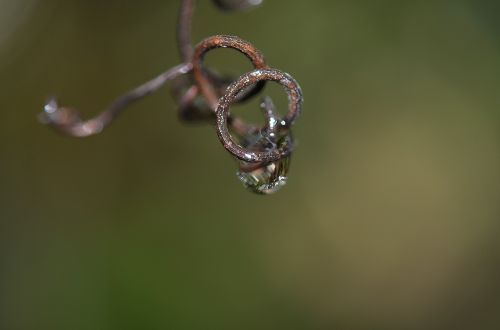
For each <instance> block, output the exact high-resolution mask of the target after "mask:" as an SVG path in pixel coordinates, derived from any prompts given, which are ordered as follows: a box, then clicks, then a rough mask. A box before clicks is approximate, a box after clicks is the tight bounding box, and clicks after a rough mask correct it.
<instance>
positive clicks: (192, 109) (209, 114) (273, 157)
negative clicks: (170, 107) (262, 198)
mask: <svg viewBox="0 0 500 330" xmlns="http://www.w3.org/2000/svg"><path fill="white" fill-rule="evenodd" d="M213 2H214V4H215V5H216V6H217V7H218V8H220V9H222V10H227V11H233V10H243V9H247V8H250V7H253V6H256V5H258V4H260V3H261V2H262V0H213ZM194 6H195V0H182V1H181V6H180V10H179V14H178V24H177V46H178V49H179V53H180V56H181V58H182V61H183V63H182V64H179V65H177V66H174V67H173V68H171V69H169V70H167V71H165V72H163V73H161V74H160V75H158V76H157V77H155V78H154V79H152V80H150V81H148V82H146V83H144V84H142V85H140V86H138V87H136V88H134V89H133V90H131V91H129V92H128V93H126V94H124V95H122V96H120V97H119V98H117V99H116V100H115V101H114V102H113V103H111V105H110V106H109V107H108V108H107V109H106V110H104V111H103V112H101V113H100V114H98V115H97V116H96V117H94V118H92V119H89V120H83V119H82V118H81V117H80V114H79V113H78V112H77V111H76V110H74V109H72V108H68V107H59V105H58V103H57V100H56V99H55V98H51V99H49V101H48V102H47V103H46V104H45V107H44V111H43V112H42V113H41V114H40V116H39V119H40V121H41V122H42V123H44V124H47V125H50V126H52V127H53V128H55V129H56V130H58V131H59V132H61V133H63V134H66V135H69V136H74V137H87V136H90V135H94V134H98V133H100V132H102V131H103V130H104V129H105V128H106V127H107V126H108V125H109V124H111V123H112V122H113V121H114V120H115V118H116V117H117V116H118V115H119V114H120V113H121V112H122V111H123V110H124V109H125V107H127V106H128V105H130V104H131V103H133V102H136V101H138V100H140V99H142V98H143V97H145V96H147V95H149V94H151V93H153V92H155V91H157V90H158V89H160V88H161V87H162V86H163V85H165V84H166V83H167V82H170V81H172V82H173V88H172V91H173V94H174V96H175V98H176V99H177V101H178V104H179V108H180V111H179V115H180V117H181V119H183V120H187V121H210V122H215V124H216V131H217V135H218V137H219V139H220V141H221V142H222V144H223V146H224V147H225V148H226V149H227V150H228V151H229V152H230V153H231V154H232V155H233V156H234V157H235V158H237V159H238V160H240V163H239V167H240V171H239V172H238V173H237V175H238V177H239V178H240V180H241V181H242V182H243V183H244V185H245V186H246V187H248V188H249V189H251V190H252V191H254V192H257V193H261V194H268V193H272V192H275V191H276V190H277V189H279V188H280V187H281V186H283V185H284V184H285V183H286V173H287V172H288V168H289V164H290V154H291V152H292V150H293V148H294V142H293V138H292V134H291V130H290V129H291V126H292V125H293V124H294V122H295V121H296V119H297V118H298V116H299V115H300V112H301V109H302V102H303V98H302V91H301V89H300V87H299V85H298V84H297V82H296V81H295V80H294V79H293V78H292V77H291V76H290V75H289V74H287V73H285V72H282V71H279V70H276V69H272V68H270V67H269V65H267V63H266V61H265V59H264V56H263V54H262V53H261V52H260V51H259V50H258V49H257V48H255V47H254V46H253V45H252V44H251V43H249V42H248V41H245V40H243V39H241V38H239V37H236V36H228V35H216V36H212V37H209V38H206V39H205V40H203V41H201V42H200V43H199V44H198V45H196V47H194V48H193V46H192V42H191V25H192V18H193V13H194ZM216 48H231V49H235V50H237V51H239V52H240V53H242V54H244V55H245V56H246V57H247V58H248V59H250V61H251V62H252V65H253V67H254V70H253V71H251V72H248V73H245V74H243V75H241V76H240V77H239V78H237V79H233V78H228V77H223V76H221V75H219V74H218V73H217V72H215V71H213V70H210V69H208V68H205V67H204V66H203V59H204V56H205V55H206V54H207V53H208V52H209V51H211V50H213V49H216ZM267 81H274V82H277V83H279V84H281V85H282V86H283V88H284V90H285V92H286V93H287V94H288V99H289V104H288V112H287V113H286V114H285V115H284V116H283V117H282V118H280V117H279V116H278V115H277V114H276V111H275V107H274V105H273V103H272V100H271V99H270V98H268V97H265V98H263V99H262V102H261V104H260V107H261V110H262V112H263V114H264V117H265V119H266V124H265V125H264V127H260V128H259V127H256V126H254V125H249V124H247V123H245V122H244V121H243V120H241V119H239V118H236V117H233V116H231V114H230V112H229V107H230V106H231V105H233V104H235V103H240V102H243V101H246V100H248V99H250V98H252V97H253V96H255V95H257V94H258V93H259V92H260V91H261V90H262V89H263V88H264V86H265V84H266V82H267ZM230 132H232V133H233V134H235V135H237V136H238V139H239V141H238V142H237V141H236V140H235V139H234V138H233V136H232V135H231V133H230Z"/></svg>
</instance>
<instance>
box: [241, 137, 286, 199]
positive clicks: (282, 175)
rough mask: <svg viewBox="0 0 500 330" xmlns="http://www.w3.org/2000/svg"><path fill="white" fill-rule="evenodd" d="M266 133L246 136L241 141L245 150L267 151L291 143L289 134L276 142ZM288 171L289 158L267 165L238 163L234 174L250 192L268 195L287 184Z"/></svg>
mask: <svg viewBox="0 0 500 330" xmlns="http://www.w3.org/2000/svg"><path fill="white" fill-rule="evenodd" d="M272 134H273V136H271V135H270V133H268V132H259V133H257V134H253V135H251V136H248V137H246V138H245V140H244V141H243V144H244V145H245V146H246V148H249V149H250V150H269V149H275V148H281V147H284V146H286V145H288V144H291V143H292V138H291V136H290V135H289V134H287V135H285V136H282V137H281V139H280V140H279V141H277V142H276V140H275V138H273V137H274V136H275V133H272ZM289 169H290V156H288V157H285V158H282V159H280V160H278V161H275V162H269V163H248V162H245V161H240V168H239V171H238V172H237V173H236V176H237V177H238V179H240V181H241V182H243V185H244V186H245V187H246V188H247V189H248V190H250V191H252V192H254V193H257V194H263V195H269V194H272V193H275V192H277V191H278V190H280V189H281V187H283V186H284V185H286V182H287V179H288V178H287V175H288V170H289Z"/></svg>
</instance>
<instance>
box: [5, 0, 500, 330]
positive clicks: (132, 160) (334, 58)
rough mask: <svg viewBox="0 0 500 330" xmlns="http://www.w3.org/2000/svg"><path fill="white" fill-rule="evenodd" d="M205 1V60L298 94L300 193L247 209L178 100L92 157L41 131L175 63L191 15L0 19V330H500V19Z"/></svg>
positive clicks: (199, 16)
mask: <svg viewBox="0 0 500 330" xmlns="http://www.w3.org/2000/svg"><path fill="white" fill-rule="evenodd" d="M198 2H199V6H198V10H197V11H196V16H195V25H194V31H193V34H194V40H196V41H198V40H201V39H202V38H205V37H207V36H210V35H213V34H220V33H224V34H235V35H239V36H241V37H243V38H245V39H248V40H250V41H252V42H253V43H254V44H255V45H256V46H257V47H258V48H260V49H261V50H262V51H263V52H264V54H265V55H266V57H267V60H268V63H270V64H271V65H272V66H274V67H277V68H280V69H282V70H285V71H288V72H289V73H291V74H292V75H294V76H295V77H296V78H297V80H298V81H299V82H300V83H301V85H302V88H303V90H304V96H305V109H304V113H303V116H302V117H301V119H300V120H299V121H298V123H297V125H296V128H295V130H294V132H295V135H296V137H297V139H298V141H299V145H298V147H297V150H296V153H295V156H294V159H293V162H292V168H291V173H290V179H289V184H288V186H287V187H285V188H284V189H283V190H282V191H281V192H279V193H278V194H276V195H273V196H267V197H263V196H255V195H252V194H251V193H249V192H247V191H245V190H244V189H243V188H242V187H241V185H240V183H239V182H238V181H237V179H236V177H235V170H236V164H235V163H234V161H233V160H232V159H231V157H230V156H229V155H228V154H227V153H226V151H225V150H224V149H223V148H222V147H221V145H220V143H219V142H218V140H217V138H216V134H215V132H214V130H213V128H212V127H210V126H194V127H193V125H186V124H183V123H181V122H179V121H178V118H177V113H176V106H175V104H174V102H173V100H172V97H171V95H170V93H169V90H168V88H164V89H162V90H161V92H159V93H157V94H155V95H154V96H150V97H148V98H147V99H145V100H144V101H142V102H140V103H138V104H135V105H133V106H132V107H131V108H130V109H129V111H127V112H126V113H125V114H124V115H123V116H122V117H121V118H120V119H119V120H118V121H117V122H116V123H115V124H114V125H112V126H111V127H110V128H109V129H108V130H107V131H105V132H104V133H103V134H101V135H99V136H95V137H91V138H88V139H71V138H65V137H62V136H60V135H58V134H56V133H55V132H54V131H52V130H50V129H49V128H47V127H44V126H42V125H40V124H39V123H38V122H37V120H36V115H37V113H38V112H39V111H40V110H41V109H42V105H43V103H44V101H45V99H46V97H48V96H50V95H53V94H56V95H58V96H60V98H61V102H62V103H63V104H69V105H75V106H76V107H78V108H79V109H80V110H81V111H82V113H84V114H85V115H86V116H91V115H93V114H96V113H97V112H98V111H99V109H102V108H104V107H105V106H106V105H107V104H108V103H109V102H110V101H111V100H112V99H113V98H114V97H115V96H117V95H119V94H121V93H122V92H124V91H126V90H128V89H130V88H131V87H133V86H135V85H137V84H139V83H141V82H143V81H145V80H147V79H149V78H151V77H153V76H155V75H156V74H157V73H159V72H161V71H162V70H165V69H166V68H168V67H170V66H172V65H175V64H177V63H179V58H178V54H177V50H176V47H175V33H174V31H175V30H174V28H175V20H176V11H177V7H178V1H159V0H158V1H153V0H148V1H140V2H139V1H124V0H106V1H100V0H85V1H84V0H80V1H77V0H70V1H67V0H0V329H5V330H18V329H19V330H31V329H32V330H35V329H51V330H58V329H61V330H62V329H65V330H66V329H72V330H80V329H82V330H83V329H117V330H118V329H119V330H127V329H147V330H149V329H151V330H153V329H180V330H183V329H287V330H289V329H308V330H310V329H321V330H323V329H325V330H327V329H354V330H357V329H359V330H364V329H367V330H368V329H370V330H375V329H382V330H390V329H398V330H399V329H405V330H406V329H426V330H427V329H485V330H487V329H499V328H500V241H499V236H500V218H499V216H500V206H499V205H500V204H499V196H500V116H499V107H500V93H499V87H500V17H499V15H500V14H499V13H500V6H499V5H498V2H497V1H477V0H474V1H472V0H468V1H466V0H449V1H446V0H438V1H436V0H422V1H401V0H379V1H372V0H357V1H351V0H323V1H320V0H308V1H276V0H274V1H273V0H267V1H264V3H263V5H262V6H260V7H259V8H257V9H255V10H251V11H249V12H245V13H237V14H224V13H221V12H219V11H218V10H217V9H216V8H215V7H214V6H213V5H212V4H211V2H209V1H206V0H202V1H198ZM208 63H209V64H210V65H211V66H213V67H214V68H217V69H218V70H220V71H222V72H227V73H233V74H239V73H242V72H245V71H248V69H249V68H250V64H249V63H247V61H246V60H245V59H244V58H242V56H241V55H240V54H238V53H236V52H232V51H226V50H217V51H214V52H213V53H211V54H210V55H209V56H208ZM267 93H268V94H269V95H272V96H273V97H274V98H275V99H276V100H277V101H276V103H278V105H279V106H280V109H281V110H283V106H284V104H285V101H286V100H285V97H284V95H283V94H281V93H280V90H279V88H278V87H277V86H272V85H269V88H268V90H267ZM235 112H236V113H237V114H238V115H241V116H243V117H245V118H249V119H253V120H256V121H258V120H261V119H260V117H259V111H258V110H257V101H254V102H251V103H249V104H248V105H245V106H243V107H241V108H240V109H236V110H235Z"/></svg>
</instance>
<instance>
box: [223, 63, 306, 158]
mask: <svg viewBox="0 0 500 330" xmlns="http://www.w3.org/2000/svg"><path fill="white" fill-rule="evenodd" d="M264 80H267V81H274V82H277V83H279V84H280V85H282V86H283V88H284V89H285V92H286V93H287V94H288V100H289V104H288V112H287V113H286V115H285V116H284V117H283V118H282V119H279V118H277V117H276V115H275V114H274V109H273V108H274V106H272V105H270V104H269V100H267V104H266V103H264V105H263V106H261V107H262V108H263V109H264V114H265V116H266V121H267V123H266V125H267V127H268V128H270V129H272V130H273V131H274V132H276V131H279V130H287V129H289V128H290V126H291V125H292V124H293V123H294V122H295V120H296V119H297V118H298V116H299V115H300V112H301V110H302V102H303V98H302V91H301V89H300V87H299V85H298V83H297V82H296V81H295V79H293V78H292V77H291V76H290V75H289V74H287V73H285V72H282V71H279V70H276V69H260V70H254V71H251V72H249V73H246V74H244V75H242V76H240V77H239V78H238V79H237V80H236V81H235V82H233V83H232V84H231V85H229V87H228V88H227V90H226V93H225V94H224V96H222V97H221V99H220V100H219V103H218V107H217V112H216V115H217V134H218V136H219V139H220V141H221V143H222V144H223V146H224V148H226V150H227V151H229V152H230V153H231V154H232V155H233V156H235V157H236V158H238V159H240V160H244V161H246V162H253V163H258V162H272V161H276V160H279V159H281V158H284V157H287V156H288V155H289V154H290V153H291V152H292V149H293V144H285V145H284V146H283V147H280V148H274V149H271V150H266V151H253V150H248V149H245V148H243V147H242V146H240V145H239V144H238V143H237V142H236V141H235V140H234V138H233V137H232V136H231V134H230V132H229V128H228V125H227V122H228V118H229V107H230V105H231V104H232V103H233V102H234V101H235V99H236V97H237V95H238V94H239V93H240V92H241V91H242V90H244V89H245V88H246V87H248V86H251V85H252V84H255V83H257V82H259V81H264ZM264 102H266V101H264Z"/></svg>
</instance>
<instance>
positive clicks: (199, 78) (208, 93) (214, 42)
mask: <svg viewBox="0 0 500 330" xmlns="http://www.w3.org/2000/svg"><path fill="white" fill-rule="evenodd" d="M216 48H232V49H235V50H237V51H239V52H241V53H242V54H244V55H245V56H246V57H248V59H249V60H250V61H251V62H252V64H253V66H254V68H255V69H266V68H268V66H267V64H266V61H265V59H264V55H263V54H262V53H261V52H260V51H259V50H258V49H257V48H255V46H254V45H252V44H251V43H249V42H248V41H246V40H243V39H241V38H239V37H236V36H227V35H217V36H212V37H209V38H207V39H205V40H203V41H202V42H200V43H199V44H198V45H197V46H196V48H195V51H194V55H193V60H192V63H193V75H194V79H195V81H196V84H197V85H198V88H199V89H200V90H201V92H202V93H203V96H205V98H206V99H207V101H208V102H209V104H210V105H211V107H213V108H215V107H216V105H217V102H218V100H219V97H220V95H219V93H217V92H216V90H215V88H214V85H213V84H211V83H210V78H209V77H208V76H207V74H206V72H207V70H205V69H204V68H203V58H204V57H205V55H206V54H207V53H208V52H209V51H210V50H213V49H216ZM263 87H264V82H262V83H260V82H259V83H258V84H256V85H255V86H253V88H252V89H251V90H250V91H248V92H247V93H245V94H244V95H241V94H240V95H239V98H238V101H242V100H246V99H249V98H250V97H251V96H253V95H256V94H257V93H259V92H260V91H261V90H262V88H263Z"/></svg>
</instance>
